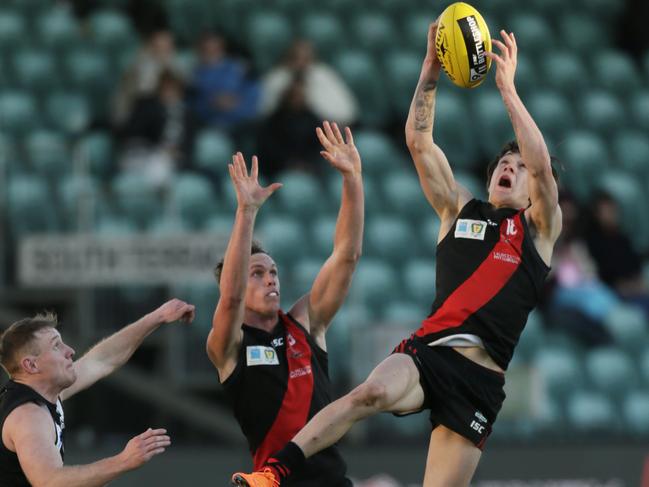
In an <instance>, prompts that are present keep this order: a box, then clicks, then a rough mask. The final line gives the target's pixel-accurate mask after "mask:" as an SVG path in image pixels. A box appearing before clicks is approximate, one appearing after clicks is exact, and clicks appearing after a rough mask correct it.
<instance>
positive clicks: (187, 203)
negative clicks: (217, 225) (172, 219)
mask: <svg viewBox="0 0 649 487" xmlns="http://www.w3.org/2000/svg"><path fill="white" fill-rule="evenodd" d="M170 202H171V207H172V208H173V210H174V212H175V213H176V214H177V215H178V217H179V218H180V220H182V221H183V222H185V223H187V224H188V226H189V227H191V228H201V227H202V226H203V224H204V223H205V221H207V219H208V218H209V217H210V215H213V214H214V210H215V209H216V206H217V205H216V198H215V196H214V190H213V188H212V183H211V182H210V181H209V180H208V179H207V178H206V177H204V176H200V175H198V174H192V173H183V174H180V175H178V176H176V177H175V178H174V183H173V185H172V188H171V201H170Z"/></svg>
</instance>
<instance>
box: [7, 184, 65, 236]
mask: <svg viewBox="0 0 649 487" xmlns="http://www.w3.org/2000/svg"><path fill="white" fill-rule="evenodd" d="M52 201H53V197H52V194H51V191H50V190H49V188H48V186H47V184H46V183H45V180H44V179H42V178H39V177H36V176H28V175H24V176H16V177H13V178H11V179H10V180H9V184H8V187H7V217H8V223H9V231H10V235H11V236H12V237H13V238H14V239H18V238H20V237H23V236H25V235H28V234H33V233H51V232H55V231H57V230H58V229H59V220H58V215H57V213H56V208H55V206H54V205H53V204H52Z"/></svg>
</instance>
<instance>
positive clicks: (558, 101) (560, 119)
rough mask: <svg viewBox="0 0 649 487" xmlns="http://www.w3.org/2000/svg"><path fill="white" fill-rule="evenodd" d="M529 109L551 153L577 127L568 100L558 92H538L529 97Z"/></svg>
mask: <svg viewBox="0 0 649 487" xmlns="http://www.w3.org/2000/svg"><path fill="white" fill-rule="evenodd" d="M527 106H528V109H529V111H530V114H531V115H532V117H534V121H535V122H536V124H537V125H538V126H539V129H541V132H542V133H543V136H544V138H545V141H546V144H547V145H548V147H549V149H550V152H553V150H554V147H556V145H557V143H559V142H561V141H562V139H563V137H564V136H565V134H566V133H568V132H569V131H570V130H572V129H574V127H575V117H574V115H573V111H572V109H571V108H570V105H569V103H568V100H567V99H566V98H564V97H563V96H562V95H561V93H560V92H557V91H536V92H535V93H533V94H532V95H530V96H529V99H528V102H527Z"/></svg>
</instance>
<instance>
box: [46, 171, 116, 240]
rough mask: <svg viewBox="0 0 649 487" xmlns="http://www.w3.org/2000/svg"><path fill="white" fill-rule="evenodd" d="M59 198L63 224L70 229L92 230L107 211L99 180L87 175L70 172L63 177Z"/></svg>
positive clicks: (59, 185) (59, 186)
mask: <svg viewBox="0 0 649 487" xmlns="http://www.w3.org/2000/svg"><path fill="white" fill-rule="evenodd" d="M57 188H58V198H59V202H60V208H61V216H62V218H63V224H64V226H65V228H66V229H67V230H70V231H82V230H85V231H90V229H92V228H93V226H94V224H95V222H96V221H97V220H98V219H99V218H100V216H101V215H102V214H104V213H105V212H106V203H105V201H104V200H103V198H102V192H101V188H100V187H99V183H98V181H97V180H96V179H95V178H93V177H91V176H87V175H81V174H70V175H66V176H64V177H62V178H61V180H60V182H59V184H58V186H57Z"/></svg>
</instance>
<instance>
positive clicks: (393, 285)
mask: <svg viewBox="0 0 649 487" xmlns="http://www.w3.org/2000/svg"><path fill="white" fill-rule="evenodd" d="M399 290H400V284H399V281H398V276H397V274H396V272H395V271H394V269H393V268H392V267H391V266H390V265H388V264H387V263H385V262H384V261H382V260H379V259H374V258H369V257H364V258H363V259H361V261H360V263H359V265H358V268H357V269H356V274H355V275H354V281H353V282H352V290H351V293H350V297H349V298H350V300H351V301H354V302H356V301H359V302H362V303H363V304H365V305H366V306H369V307H370V308H371V309H372V310H373V314H374V315H375V316H380V315H381V312H382V310H383V306H384V305H385V304H386V303H388V302H390V301H392V300H396V299H399V298H400V296H399V294H400V293H399Z"/></svg>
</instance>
